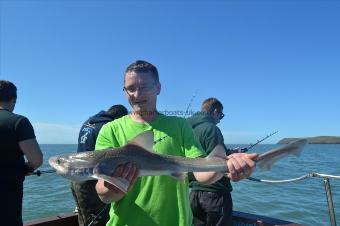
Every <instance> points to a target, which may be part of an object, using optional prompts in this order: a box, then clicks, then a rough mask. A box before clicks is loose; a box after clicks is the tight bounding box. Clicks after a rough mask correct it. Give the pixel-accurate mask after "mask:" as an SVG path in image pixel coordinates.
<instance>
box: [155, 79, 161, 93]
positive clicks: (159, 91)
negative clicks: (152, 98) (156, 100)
mask: <svg viewBox="0 0 340 226" xmlns="http://www.w3.org/2000/svg"><path fill="white" fill-rule="evenodd" d="M156 88H157V91H156V93H157V95H159V94H160V93H161V89H162V85H161V83H159V82H158V84H157V87H156Z"/></svg>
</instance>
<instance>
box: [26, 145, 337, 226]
mask: <svg viewBox="0 0 340 226" xmlns="http://www.w3.org/2000/svg"><path fill="white" fill-rule="evenodd" d="M227 146H229V147H236V146H239V147H244V145H227ZM278 146H279V145H271V144H259V145H257V146H255V147H254V148H253V149H252V150H251V152H256V153H263V152H265V151H268V150H270V149H273V148H275V147H278ZM76 147H77V146H76V145H61V144H57V145H53V144H45V145H44V144H43V145H41V149H42V150H43V153H44V164H43V166H42V167H41V168H40V170H42V171H44V170H50V169H51V168H50V167H49V165H48V158H49V157H50V156H54V155H59V154H63V153H70V152H75V150H76ZM312 172H316V173H322V174H328V175H335V176H340V145H339V144H308V145H307V146H306V147H305V149H304V151H303V153H302V154H301V156H300V157H295V156H289V157H287V158H286V159H283V160H281V161H280V162H278V163H276V164H275V165H274V167H273V169H272V170H271V171H263V170H261V169H260V168H259V169H256V171H255V172H254V173H253V175H252V177H254V178H257V179H263V180H285V179H292V178H297V177H300V176H304V175H307V174H309V173H312ZM232 185H233V192H232V197H233V202H234V210H236V211H242V212H247V213H252V214H258V215H264V216H268V217H273V218H278V219H281V220H287V221H292V222H295V223H299V224H303V225H310V226H319V225H320V226H324V225H331V223H330V217H329V210H328V205H327V198H326V193H325V188H324V180H323V178H314V177H313V178H307V179H304V180H300V181H296V182H290V183H279V184H272V183H271V184H269V183H262V182H256V181H251V180H242V181H240V182H233V183H232ZM330 185H331V192H332V195H333V204H334V210H335V216H336V221H337V222H338V223H339V224H340V179H330ZM69 187H70V183H69V181H68V180H67V179H65V178H63V177H61V176H58V175H57V174H55V173H45V174H42V175H41V176H40V177H38V176H36V175H32V176H28V177H26V180H25V182H24V199H23V220H24V221H30V220H33V219H38V218H43V217H49V216H53V215H56V214H59V213H65V212H70V211H73V210H74V209H75V203H74V201H73V198H72V194H71V192H70V188H69Z"/></svg>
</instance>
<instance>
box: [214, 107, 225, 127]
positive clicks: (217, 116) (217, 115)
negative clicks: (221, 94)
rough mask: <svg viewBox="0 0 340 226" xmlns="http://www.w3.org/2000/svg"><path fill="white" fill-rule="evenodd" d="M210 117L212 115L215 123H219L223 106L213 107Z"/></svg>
mask: <svg viewBox="0 0 340 226" xmlns="http://www.w3.org/2000/svg"><path fill="white" fill-rule="evenodd" d="M212 117H213V119H214V121H215V124H218V123H220V122H221V120H222V118H223V117H224V114H223V108H222V109H215V110H214V111H213V114H212Z"/></svg>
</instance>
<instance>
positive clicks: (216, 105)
mask: <svg viewBox="0 0 340 226" xmlns="http://www.w3.org/2000/svg"><path fill="white" fill-rule="evenodd" d="M215 109H220V110H221V109H223V105H222V103H221V102H220V101H219V100H218V99H217V98H215V97H210V98H208V99H206V100H205V101H203V103H202V106H201V111H202V112H207V113H210V114H211V113H213V111H214V110H215Z"/></svg>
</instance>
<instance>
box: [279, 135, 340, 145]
mask: <svg viewBox="0 0 340 226" xmlns="http://www.w3.org/2000/svg"><path fill="white" fill-rule="evenodd" d="M301 138H305V139H307V140H308V143H309V144H340V137H335V136H318V137H301ZM301 138H284V139H282V140H280V141H279V142H278V144H288V143H289V142H292V141H294V140H297V139H301Z"/></svg>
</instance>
